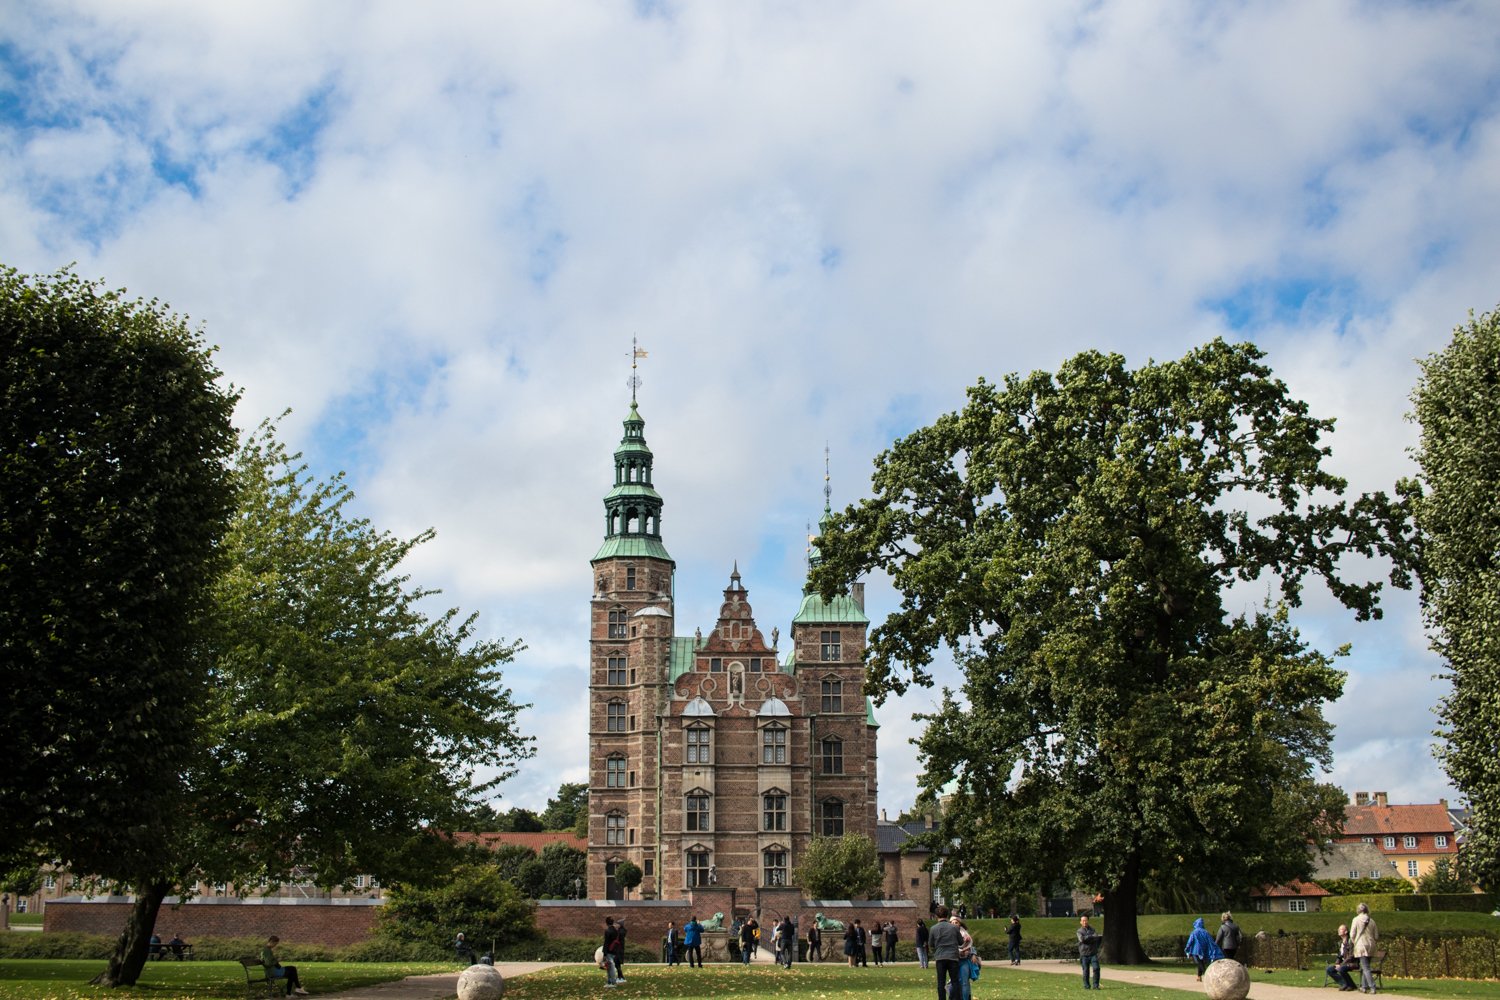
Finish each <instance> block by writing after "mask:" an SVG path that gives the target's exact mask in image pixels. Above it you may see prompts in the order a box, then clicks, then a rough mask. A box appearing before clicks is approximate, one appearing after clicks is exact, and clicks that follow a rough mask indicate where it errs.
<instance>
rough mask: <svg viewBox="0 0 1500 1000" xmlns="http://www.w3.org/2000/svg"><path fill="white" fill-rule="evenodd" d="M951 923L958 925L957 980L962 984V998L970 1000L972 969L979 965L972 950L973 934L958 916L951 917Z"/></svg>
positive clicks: (972, 980) (976, 956)
mask: <svg viewBox="0 0 1500 1000" xmlns="http://www.w3.org/2000/svg"><path fill="white" fill-rule="evenodd" d="M951 922H952V923H955V924H957V925H958V934H959V944H958V981H959V984H960V985H962V986H963V994H964V995H963V1000H971V998H972V996H973V992H974V969H975V968H976V967H977V966H978V965H979V956H978V954H976V953H975V951H974V936H973V935H972V934H970V933H969V925H968V924H966V923H964V922H963V919H962V918H960V917H953V918H952V921H951Z"/></svg>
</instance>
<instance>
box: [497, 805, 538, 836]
mask: <svg viewBox="0 0 1500 1000" xmlns="http://www.w3.org/2000/svg"><path fill="white" fill-rule="evenodd" d="M495 829H496V830H497V831H499V832H501V833H541V832H542V820H541V817H539V816H537V814H536V813H534V812H532V811H531V810H530V809H522V808H521V807H520V806H512V807H511V808H510V809H509V810H507V811H506V812H504V813H502V814H501V815H500V816H499V817H498V819H497V820H496V823H495Z"/></svg>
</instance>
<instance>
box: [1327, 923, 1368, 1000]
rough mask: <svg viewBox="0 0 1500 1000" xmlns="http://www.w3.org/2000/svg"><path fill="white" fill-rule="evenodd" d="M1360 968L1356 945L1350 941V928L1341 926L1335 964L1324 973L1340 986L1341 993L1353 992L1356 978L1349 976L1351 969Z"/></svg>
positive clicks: (1334, 958) (1334, 959)
mask: <svg viewBox="0 0 1500 1000" xmlns="http://www.w3.org/2000/svg"><path fill="white" fill-rule="evenodd" d="M1357 968H1359V959H1357V958H1355V957H1354V945H1353V943H1352V942H1350V940H1349V928H1347V927H1345V926H1344V925H1343V924H1339V950H1338V954H1336V955H1334V957H1333V964H1332V965H1330V966H1328V967H1327V968H1326V969H1324V970H1323V971H1324V972H1325V973H1326V974H1327V976H1328V978H1329V979H1332V980H1333V981H1334V982H1336V983H1338V984H1339V992H1340V993H1348V992H1350V991H1352V990H1353V989H1354V988H1355V986H1354V978H1353V977H1352V976H1350V975H1349V970H1350V969H1357Z"/></svg>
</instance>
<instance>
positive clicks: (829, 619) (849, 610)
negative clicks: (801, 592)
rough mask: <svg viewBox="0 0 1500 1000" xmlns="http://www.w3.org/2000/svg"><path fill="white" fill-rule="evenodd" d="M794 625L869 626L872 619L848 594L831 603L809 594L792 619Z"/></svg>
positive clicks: (836, 597) (803, 599)
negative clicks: (866, 615) (867, 616)
mask: <svg viewBox="0 0 1500 1000" xmlns="http://www.w3.org/2000/svg"><path fill="white" fill-rule="evenodd" d="M792 624H793V625H825V624H826V625H868V624H870V619H868V618H866V617H865V613H864V612H863V611H861V610H860V609H859V605H858V604H855V603H854V598H852V597H850V596H849V595H848V594H838V595H837V596H835V597H834V599H833V600H831V601H825V600H823V598H822V597H820V596H818V595H817V594H808V595H807V596H806V597H804V598H802V607H800V608H798V609H797V614H796V616H795V617H793V618H792Z"/></svg>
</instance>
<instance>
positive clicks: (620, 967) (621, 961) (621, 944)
mask: <svg viewBox="0 0 1500 1000" xmlns="http://www.w3.org/2000/svg"><path fill="white" fill-rule="evenodd" d="M615 927H616V929H618V930H619V932H620V940H619V941H616V942H615V971H616V972H618V973H619V974H620V978H619V979H618V980H616V981H617V982H621V983H623V982H624V981H625V921H624V920H619V921H616V923H615Z"/></svg>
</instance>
